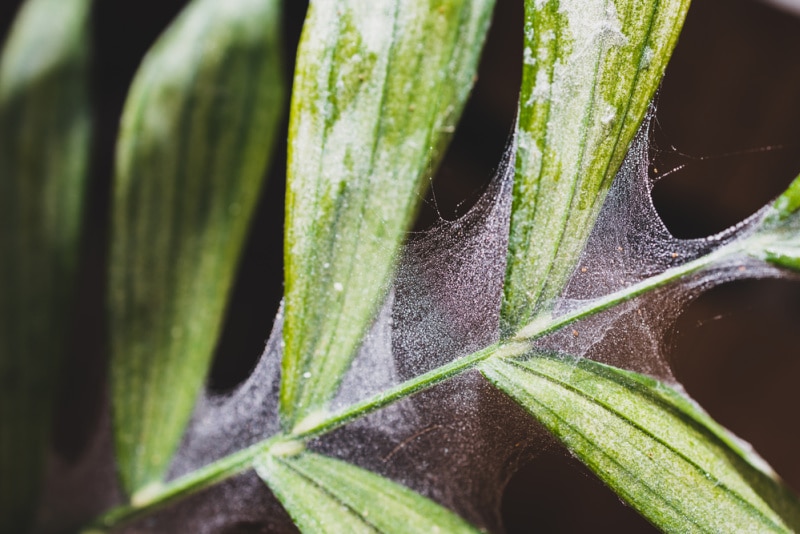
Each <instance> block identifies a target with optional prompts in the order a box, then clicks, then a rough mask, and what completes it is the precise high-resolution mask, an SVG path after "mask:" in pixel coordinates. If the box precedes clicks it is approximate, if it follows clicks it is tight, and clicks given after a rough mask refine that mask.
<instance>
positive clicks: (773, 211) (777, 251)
mask: <svg viewBox="0 0 800 534" xmlns="http://www.w3.org/2000/svg"><path fill="white" fill-rule="evenodd" d="M744 248H745V250H746V251H747V252H748V253H749V254H750V255H751V256H755V257H757V258H760V259H762V260H765V261H768V262H770V263H772V264H775V265H778V266H780V267H786V268H788V269H792V270H795V271H800V177H797V178H795V180H794V181H793V182H792V183H791V185H789V187H788V188H787V189H786V191H784V193H783V194H782V195H781V196H779V197H778V198H777V199H776V200H775V202H773V203H772V205H771V206H769V207H768V208H767V211H766V213H765V215H764V217H763V219H762V220H761V222H760V225H759V228H758V229H757V231H756V232H755V233H754V235H753V236H752V237H750V238H748V239H747V240H746V241H745V243H744Z"/></svg>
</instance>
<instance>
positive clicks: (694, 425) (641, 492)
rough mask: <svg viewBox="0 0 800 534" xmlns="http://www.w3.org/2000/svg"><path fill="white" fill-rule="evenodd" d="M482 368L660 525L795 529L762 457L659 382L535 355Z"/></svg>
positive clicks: (799, 512) (797, 509)
mask: <svg viewBox="0 0 800 534" xmlns="http://www.w3.org/2000/svg"><path fill="white" fill-rule="evenodd" d="M481 370H482V372H483V374H484V375H485V376H486V377H487V378H488V379H489V380H490V381H491V382H492V383H493V384H495V385H496V386H497V387H499V388H500V389H502V390H503V391H505V392H506V393H507V394H508V395H510V396H511V397H512V398H513V399H514V400H516V401H517V402H518V403H519V404H520V405H521V406H523V407H524V408H525V409H526V410H528V411H529V412H530V413H531V414H532V415H534V416H535V417H536V418H537V419H538V420H539V421H540V422H541V423H542V424H544V425H545V426H546V427H547V428H548V429H549V430H550V431H551V432H553V434H555V435H556V436H557V437H559V438H560V439H561V440H562V441H563V442H564V443H565V444H566V446H567V447H568V448H569V449H570V450H571V451H572V452H573V453H574V454H575V455H577V456H578V457H579V458H580V459H581V460H582V461H583V462H584V463H585V464H586V465H587V466H589V467H590V468H591V469H592V470H593V471H594V472H595V473H596V474H597V475H598V476H599V477H600V478H601V479H602V480H603V481H604V482H605V483H606V484H608V485H609V486H610V487H611V489H613V490H614V491H615V492H616V493H617V495H619V496H620V497H621V498H623V499H625V501H627V502H628V503H629V504H630V505H631V506H633V507H634V508H636V509H637V510H638V511H639V513H641V514H642V515H643V516H644V517H646V518H647V519H648V520H650V521H651V522H652V523H653V524H655V525H656V526H658V527H660V528H662V529H664V530H665V531H668V532H695V531H701V532H787V531H792V530H796V529H798V528H800V503H798V500H797V497H796V496H795V495H793V494H792V493H791V491H789V490H788V489H787V488H786V487H785V486H784V485H783V484H782V483H781V481H780V480H779V479H778V477H777V475H775V474H774V473H773V472H772V470H771V469H770V468H769V466H767V465H766V463H765V462H764V461H763V460H761V459H760V458H759V457H757V456H756V455H755V454H754V453H753V452H751V451H750V449H749V446H748V445H746V444H744V443H742V442H740V441H739V440H738V439H737V438H735V437H734V436H732V435H731V434H729V433H728V432H727V431H726V430H725V429H723V428H721V427H720V426H719V425H717V424H716V423H715V422H714V421H713V420H711V418H710V417H709V416H708V415H707V414H706V413H705V412H703V411H702V410H701V409H700V408H699V407H698V406H697V405H696V404H695V403H694V402H692V401H691V400H690V399H688V398H687V397H686V396H684V395H683V394H682V393H680V392H678V391H676V390H675V389H672V388H671V387H669V386H668V385H666V384H664V383H661V382H659V381H657V380H654V379H652V378H649V377H646V376H643V375H639V374H636V373H632V372H629V371H623V370H620V369H616V368H613V367H608V366H605V365H602V364H599V363H596V362H592V361H590V360H585V359H582V360H576V359H573V358H560V357H548V356H540V355H534V356H532V357H530V358H529V359H527V360H525V361H515V360H503V359H497V358H495V359H492V360H489V361H487V362H486V363H485V364H482V369H481Z"/></svg>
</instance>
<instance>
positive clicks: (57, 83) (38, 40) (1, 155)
mask: <svg viewBox="0 0 800 534" xmlns="http://www.w3.org/2000/svg"><path fill="white" fill-rule="evenodd" d="M90 6H91V2H90V0H29V1H28V2H26V3H25V4H24V5H23V6H22V7H21V8H20V11H19V14H18V16H17V18H16V20H15V22H14V24H13V26H12V28H11V32H10V34H9V37H8V40H7V42H6V44H5V47H4V50H3V54H2V57H1V58H0V473H2V475H1V476H0V532H21V531H24V530H25V529H26V524H27V522H28V521H30V518H31V515H32V513H33V507H34V506H35V504H36V497H37V494H38V488H39V485H40V479H41V476H42V467H43V463H44V455H45V450H46V446H47V444H48V437H49V434H50V425H51V418H52V408H53V406H52V404H53V401H54V396H55V391H56V390H57V382H58V381H57V377H58V373H59V368H60V366H61V365H62V361H61V360H62V358H63V355H64V354H63V353H64V345H65V343H66V335H65V334H66V333H67V328H68V320H67V318H68V317H69V312H70V305H71V302H72V300H73V296H74V295H73V294H74V290H75V287H74V286H75V277H76V271H77V266H78V258H79V248H80V240H81V239H80V238H81V230H82V218H83V211H84V197H85V188H86V187H85V186H86V180H87V175H88V163H89V149H90V130H91V117H90V111H89V98H88V88H87V85H88V63H89V38H88V35H89V33H90V31H89V11H90ZM54 21H58V23H54Z"/></svg>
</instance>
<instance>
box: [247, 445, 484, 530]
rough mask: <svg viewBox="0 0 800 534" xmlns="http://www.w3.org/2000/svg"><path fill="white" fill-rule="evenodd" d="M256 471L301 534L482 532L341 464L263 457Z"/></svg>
mask: <svg viewBox="0 0 800 534" xmlns="http://www.w3.org/2000/svg"><path fill="white" fill-rule="evenodd" d="M255 469H256V472H257V473H258V475H259V476H260V477H261V478H262V480H264V482H266V484H267V485H268V486H269V487H270V488H271V489H272V491H273V492H274V493H275V495H276V496H277V497H278V499H280V501H281V503H282V504H283V505H284V507H285V508H286V510H287V511H288V512H289V515H290V516H291V517H292V519H293V520H294V521H295V523H296V524H297V525H298V526H299V527H300V530H301V531H302V532H314V533H318V532H319V533H330V534H333V533H342V534H345V533H347V534H349V533H351V532H381V533H386V534H416V533H418V532H447V533H454V534H455V533H459V532H463V533H475V532H479V531H478V530H477V529H475V528H474V527H472V526H471V525H469V524H468V523H467V522H465V521H464V520H463V519H461V518H460V517H458V516H457V515H455V514H454V513H453V512H451V511H450V510H447V509H446V508H444V507H442V506H440V505H438V504H436V503H435V502H433V501H431V500H430V499H427V498H425V497H423V496H422V495H419V494H418V493H415V492H413V491H411V490H410V489H408V488H406V487H404V486H401V485H399V484H397V483H395V482H392V481H390V480H388V479H386V478H383V477H381V476H379V475H376V474H374V473H371V472H369V471H366V470H364V469H361V468H359V467H356V466H354V465H351V464H349V463H347V462H342V461H341V460H334V459H332V458H327V457H325V456H321V455H319V454H314V453H311V452H303V453H301V454H299V455H297V456H289V457H281V456H273V455H264V456H262V457H260V458H259V459H258V460H257V461H256V463H255Z"/></svg>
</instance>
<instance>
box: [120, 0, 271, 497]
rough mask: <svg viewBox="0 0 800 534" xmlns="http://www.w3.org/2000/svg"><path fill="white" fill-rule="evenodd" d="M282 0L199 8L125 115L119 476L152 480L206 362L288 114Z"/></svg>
mask: <svg viewBox="0 0 800 534" xmlns="http://www.w3.org/2000/svg"><path fill="white" fill-rule="evenodd" d="M280 57H281V56H280V10H279V4H278V2H277V0H232V1H226V2H219V1H217V0H195V1H193V2H192V3H190V4H189V5H188V6H187V7H186V8H185V10H184V11H183V12H182V13H181V14H180V15H179V17H178V18H177V19H176V20H175V21H174V23H173V24H172V25H171V26H170V27H169V28H168V29H167V31H166V32H165V33H164V35H163V36H162V37H161V38H160V39H159V40H158V42H157V43H156V44H155V45H154V46H153V49H152V50H151V51H150V52H149V53H148V55H147V56H146V58H145V60H144V62H143V63H142V66H141V67H140V69H139V72H138V73H137V75H136V78H135V80H134V82H133V85H132V87H131V91H130V94H129V96H128V100H127V102H126V105H125V110H124V113H123V117H122V125H121V131H120V137H119V141H118V146H117V167H116V175H115V182H114V198H113V206H112V207H113V225H112V243H111V260H110V262H111V265H110V289H109V301H110V306H109V310H110V323H111V324H110V328H111V333H110V335H111V349H112V362H111V381H112V401H113V416H114V433H115V441H116V452H117V462H118V467H119V473H120V476H121V479H122V482H123V485H124V487H125V489H126V490H127V491H128V492H129V493H134V492H136V491H139V490H142V488H144V487H145V486H147V485H148V484H157V483H158V482H159V481H160V480H161V479H162V478H163V476H164V472H165V470H166V468H167V466H168V464H169V461H170V458H171V456H172V454H173V452H174V450H175V448H176V447H177V445H178V442H179V440H180V438H181V435H182V433H183V430H184V428H185V426H186V423H187V420H188V418H189V415H190V413H191V411H192V407H193V405H194V402H195V400H196V398H197V395H198V392H199V390H200V388H201V386H202V383H203V380H204V377H205V375H206V372H207V369H208V367H209V363H210V359H211V355H212V353H213V350H214V346H215V344H216V342H217V337H218V335H219V331H220V328H221V324H222V319H223V314H224V311H225V304H226V300H227V297H228V293H229V290H230V288H231V283H232V280H233V278H234V275H235V272H236V268H237V263H238V259H239V256H240V253H241V249H242V245H243V242H244V238H245V235H246V231H247V227H248V223H249V221H250V219H251V216H252V213H253V210H254V207H255V204H256V201H257V199H258V196H259V192H260V190H261V187H262V183H263V179H264V177H265V171H266V168H267V165H268V161H269V154H270V152H271V149H272V146H273V141H274V139H275V134H276V129H277V126H278V125H279V120H280V115H281V111H280V110H281V103H282V100H283V98H282V97H283V83H282V80H281V68H280V67H281V65H280Z"/></svg>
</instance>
